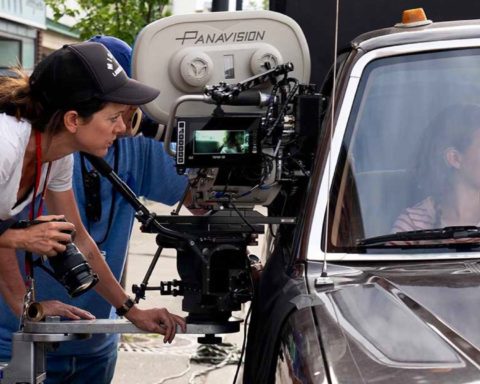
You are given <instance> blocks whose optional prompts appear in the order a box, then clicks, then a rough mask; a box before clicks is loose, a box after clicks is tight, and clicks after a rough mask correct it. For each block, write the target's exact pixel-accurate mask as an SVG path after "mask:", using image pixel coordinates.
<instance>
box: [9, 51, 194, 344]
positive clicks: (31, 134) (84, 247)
mask: <svg viewBox="0 0 480 384" xmlns="http://www.w3.org/2000/svg"><path fill="white" fill-rule="evenodd" d="M158 93H159V92H158V91H157V90H155V89H153V88H151V87H148V86H146V85H143V84H141V83H139V82H137V81H135V80H132V79H129V78H128V76H127V75H126V74H125V72H124V71H123V69H122V68H121V67H120V66H119V64H118V63H117V61H116V60H115V59H114V58H113V56H112V55H111V53H110V52H109V51H108V50H107V49H106V48H105V47H104V46H103V45H101V44H98V43H91V42H87V43H80V44H74V45H70V46H64V47H63V48H61V49H59V50H57V51H55V52H54V53H52V54H51V55H49V56H48V57H47V58H46V59H44V60H43V61H42V62H40V63H39V64H38V66H37V67H36V68H35V70H34V72H33V73H32V75H31V76H30V78H29V79H28V77H26V76H25V75H24V74H22V73H21V72H18V76H17V78H13V77H12V78H3V79H1V80H0V110H1V111H3V113H2V114H0V143H2V144H0V145H1V151H0V188H1V191H2V201H1V202H0V219H3V220H5V219H9V218H11V217H12V216H14V215H15V214H17V213H18V212H20V211H21V210H22V209H23V208H24V207H26V206H27V205H29V204H30V206H31V212H33V213H34V212H35V211H38V212H41V208H40V207H36V206H35V204H34V202H35V200H36V199H35V197H36V196H38V195H41V196H42V197H43V196H44V197H45V202H46V204H47V206H48V211H49V212H51V213H54V214H57V215H56V216H46V217H40V218H39V219H41V220H45V221H48V220H50V219H52V218H59V217H63V216H64V217H65V218H66V219H67V221H68V222H66V223H64V222H48V223H45V224H38V225H34V226H31V227H28V228H26V229H12V228H10V229H8V230H6V231H4V232H3V234H1V235H0V246H2V247H3V248H2V249H0V252H1V255H0V291H1V292H2V294H3V295H4V296H5V298H6V300H7V301H8V304H9V306H10V308H11V310H12V311H13V312H14V313H15V314H16V315H17V316H19V315H20V314H21V311H22V303H23V297H24V294H25V286H24V283H23V279H22V276H21V274H20V271H19V268H18V263H17V262H16V258H15V249H18V248H22V249H25V250H27V251H31V252H34V253H37V254H44V255H47V256H54V255H56V254H57V253H58V252H62V251H63V250H64V249H65V245H64V243H65V242H68V241H70V240H71V239H70V235H68V234H66V233H64V232H63V231H71V230H73V229H75V231H76V237H75V244H76V245H77V246H78V248H79V249H80V251H82V253H83V254H84V255H85V257H86V259H87V261H88V263H89V264H90V266H91V267H92V269H93V270H94V272H95V273H97V274H98V276H99V279H100V281H99V283H98V284H97V285H96V287H95V289H96V291H97V292H98V293H99V294H101V295H102V296H103V297H104V298H105V299H106V300H107V301H108V302H109V303H110V304H112V305H113V306H114V307H115V308H117V312H118V313H121V314H123V315H125V317H127V318H128V319H129V320H130V321H132V322H133V323H134V324H135V325H136V326H137V327H139V328H142V329H143V330H145V331H148V332H160V333H162V334H164V335H165V337H164V341H165V342H171V341H172V339H173V337H174V336H175V330H176V326H177V325H180V326H181V327H182V328H183V329H184V326H185V323H184V320H183V319H182V318H181V317H179V316H177V315H174V314H170V313H169V312H168V311H167V310H166V309H158V308H155V309H148V310H142V309H139V308H138V307H136V306H135V305H133V302H132V301H131V299H130V298H129V297H128V295H127V294H126V293H125V292H124V291H123V289H122V288H121V286H120V285H119V284H118V282H117V281H116V279H115V278H114V277H113V275H112V273H111V271H110V269H109V268H108V266H107V264H106V263H105V261H104V259H103V258H102V256H101V253H100V251H99V249H98V248H97V246H96V245H95V242H94V241H93V240H92V239H91V237H90V236H89V234H88V233H87V231H86V230H85V227H84V226H83V224H82V222H81V220H80V217H79V213H78V209H77V205H76V203H75V199H74V195H73V192H72V188H71V179H72V161H73V160H72V155H71V154H72V153H73V152H76V151H84V152H88V153H90V154H93V155H96V156H104V155H105V154H106V153H107V151H108V148H109V147H110V146H111V145H112V144H113V142H114V141H115V139H116V137H117V135H118V134H120V133H123V132H124V131H125V124H124V122H123V120H122V114H123V113H124V112H125V111H126V110H127V109H128V108H129V106H130V105H141V104H145V103H147V102H149V101H151V100H153V99H154V98H155V97H157V96H158ZM58 215H63V216H58ZM42 306H43V308H44V310H45V314H46V315H52V314H56V315H61V316H65V317H68V318H71V319H79V318H86V319H89V318H92V315H90V314H89V313H88V312H86V311H83V310H80V309H78V308H76V307H73V306H69V305H64V304H62V303H59V302H57V301H48V302H42Z"/></svg>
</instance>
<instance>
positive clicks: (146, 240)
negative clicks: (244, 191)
mask: <svg viewBox="0 0 480 384" xmlns="http://www.w3.org/2000/svg"><path fill="white" fill-rule="evenodd" d="M145 205H146V206H147V208H148V209H149V210H150V211H151V212H156V213H157V214H169V212H170V211H171V210H172V208H170V207H166V206H164V205H161V204H158V203H151V202H146V203H145ZM156 250H157V246H156V243H155V235H154V234H145V233H141V232H140V230H139V224H138V223H136V224H135V229H134V233H133V235H132V238H131V242H130V252H129V258H128V263H127V279H126V287H127V291H128V292H131V291H130V289H131V285H132V284H134V283H136V284H139V283H140V282H141V281H142V280H143V277H144V275H145V273H146V271H147V268H148V266H149V265H150V262H151V260H152V257H153V255H154V253H155V251H156ZM254 251H257V250H256V249H254ZM178 278H179V277H178V273H177V270H176V258H175V251H174V250H164V252H163V253H162V256H161V257H160V259H159V261H158V263H157V266H156V268H155V270H154V272H153V274H152V277H151V280H150V285H159V282H160V281H165V280H172V279H178ZM140 305H141V307H143V308H151V307H154V306H157V307H166V308H168V309H169V310H170V311H172V312H175V313H177V314H181V313H183V315H185V313H184V312H182V310H181V297H178V296H177V297H173V296H160V294H159V293H158V292H156V291H151V292H147V295H146V300H143V301H142V302H141V303H140ZM245 313H246V308H244V310H243V311H239V312H235V313H234V316H236V317H240V318H244V317H245ZM222 336H223V342H224V343H229V344H232V346H231V348H228V349H227V348H223V349H222V350H220V351H207V352H208V356H210V355H212V356H220V357H219V359H220V358H221V357H222V353H223V352H225V353H230V357H231V360H232V361H233V360H238V355H239V351H240V348H241V345H242V341H243V326H242V329H241V332H240V333H235V334H227V335H222ZM201 352H202V350H199V344H198V343H197V336H194V335H177V336H176V338H175V340H174V341H173V343H172V344H170V345H165V344H163V342H162V338H161V337H159V336H158V335H143V334H135V335H123V336H122V342H121V343H120V345H119V359H118V363H117V368H116V371H115V376H114V379H113V384H127V383H128V384H132V383H141V384H161V383H167V384H187V383H194V384H199V383H208V384H210V383H212V384H214V383H221V384H227V383H233V380H234V376H235V371H236V368H237V366H236V365H235V364H229V365H225V366H223V367H221V368H218V369H212V370H210V371H208V372H206V373H205V374H201V372H203V371H206V370H208V369H211V368H212V367H213V366H212V365H211V364H206V363H197V362H191V361H190V360H191V359H190V358H191V357H192V356H195V355H197V356H198V355H199V354H200V353H201ZM201 356H203V355H201ZM174 376H179V377H175V378H174ZM239 376H241V375H239ZM240 382H241V380H240V379H239V380H237V383H240Z"/></svg>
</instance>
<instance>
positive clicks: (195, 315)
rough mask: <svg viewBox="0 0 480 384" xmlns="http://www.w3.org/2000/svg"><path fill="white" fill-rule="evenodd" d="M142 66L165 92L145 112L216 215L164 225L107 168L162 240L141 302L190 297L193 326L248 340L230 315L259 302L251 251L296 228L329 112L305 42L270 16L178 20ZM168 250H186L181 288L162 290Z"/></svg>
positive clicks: (146, 36)
mask: <svg viewBox="0 0 480 384" xmlns="http://www.w3.org/2000/svg"><path fill="white" fill-rule="evenodd" d="M132 65H133V76H134V77H135V78H137V79H138V80H140V81H143V82H145V83H147V84H151V85H152V86H155V87H157V88H159V89H160V91H161V94H160V96H159V97H158V98H157V99H156V100H154V101H153V102H151V103H149V104H147V105H146V106H144V107H143V108H142V109H143V112H144V113H145V114H146V115H148V116H149V118H151V119H152V120H155V121H156V122H158V123H161V124H164V125H165V126H166V128H165V142H164V148H165V150H166V151H167V153H168V154H169V155H170V156H172V157H174V158H175V161H176V167H177V171H178V173H179V174H186V175H187V176H188V179H189V192H188V196H189V198H190V199H191V202H189V205H190V207H193V208H196V209H202V210H203V211H204V212H207V213H205V214H203V215H195V216H175V215H173V216H156V215H155V214H152V213H150V212H148V210H147V209H146V208H145V207H144V206H143V205H142V204H141V203H140V202H139V201H138V200H137V199H136V198H135V196H134V195H133V194H132V193H131V191H129V190H128V188H126V187H125V185H123V187H119V186H118V184H119V182H118V178H117V177H116V175H114V174H113V173H112V171H111V169H108V168H106V169H104V170H103V171H102V169H101V168H102V165H101V164H99V165H98V166H97V168H99V170H100V171H102V173H103V174H104V175H106V176H107V177H109V179H110V180H111V181H112V182H113V183H114V184H116V185H117V189H118V190H120V191H121V192H122V193H123V195H124V196H125V197H127V198H128V199H129V201H130V202H131V203H132V205H133V206H134V208H135V209H136V211H137V218H138V219H139V220H140V221H141V222H142V231H145V232H152V233H156V236H157V237H156V241H157V244H158V246H159V250H158V252H157V254H156V255H155V257H154V259H153V261H152V264H151V266H150V268H149V270H148V272H147V274H146V276H145V279H144V281H143V282H142V283H141V284H139V285H136V286H134V293H135V294H136V297H137V300H138V299H140V298H142V297H143V296H144V295H145V292H146V291H147V290H154V289H158V290H160V291H161V293H162V294H172V295H181V296H183V302H182V303H183V310H184V311H186V312H188V317H187V323H188V325H189V326H190V327H193V326H196V325H198V326H200V328H199V332H198V333H205V334H207V335H209V336H210V339H209V338H208V337H207V339H206V340H205V341H206V342H208V341H212V340H213V339H214V338H213V336H212V334H214V333H225V332H234V331H236V330H238V329H239V326H238V322H235V321H232V320H231V313H232V311H235V310H239V309H240V308H241V304H242V303H245V302H247V301H249V300H251V299H252V295H253V292H254V284H255V282H254V279H253V278H252V272H251V265H250V264H251V261H250V260H251V259H252V258H254V257H252V256H251V255H249V252H248V247H249V246H250V245H255V244H256V241H257V238H258V235H259V234H261V233H263V232H264V230H265V226H266V225H276V226H277V225H286V226H289V225H290V226H291V225H295V220H296V219H295V217H292V216H285V215H284V214H283V213H284V209H285V206H284V204H282V201H285V196H286V195H288V194H290V193H292V191H294V190H295V188H296V187H297V185H298V183H302V182H305V180H308V177H309V174H310V169H311V166H312V164H311V162H312V159H313V151H314V144H312V140H309V138H310V136H311V135H313V134H314V133H315V134H316V132H318V121H319V113H320V110H321V108H320V106H321V104H322V98H321V96H320V95H319V94H318V93H316V91H315V87H314V86H311V85H308V80H309V75H310V57H309V52H308V47H307V44H306V40H305V37H304V35H303V33H302V32H301V30H300V28H299V27H298V25H297V24H296V23H295V22H294V21H293V20H292V19H290V18H288V17H286V16H283V15H280V14H277V13H273V12H269V11H259V12H241V13H238V12H237V13H227V12H225V13H223V12H221V13H212V14H209V15H205V14H203V15H182V16H172V17H168V18H166V19H162V20H159V21H156V22H154V23H152V24H150V25H148V26H147V27H146V28H145V29H144V30H143V31H142V32H141V33H140V35H139V36H138V38H137V41H136V43H135V48H134V55H133V62H132ZM159 188H162V185H161V184H159ZM282 195H283V197H282ZM256 206H266V207H268V215H262V214H260V213H259V212H258V211H256V210H255V207H256ZM163 248H174V249H176V250H177V269H178V273H179V276H180V280H179V281H177V280H173V281H169V282H162V283H161V284H160V286H157V287H153V286H150V285H149V284H148V280H149V277H150V275H151V273H152V270H153V268H154V267H155V264H156V262H157V260H158V257H159V256H160V253H161V251H162V249H163ZM249 256H250V257H249ZM202 326H203V328H201V327H202Z"/></svg>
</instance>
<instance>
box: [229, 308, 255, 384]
mask: <svg viewBox="0 0 480 384" xmlns="http://www.w3.org/2000/svg"><path fill="white" fill-rule="evenodd" d="M251 313H252V305H251V304H250V307H249V308H248V312H247V316H245V325H244V327H243V342H242V351H241V352H240V359H238V364H237V369H236V371H235V376H234V377H233V384H235V383H236V382H237V378H238V373H239V372H240V367H241V366H242V361H243V355H244V354H245V347H246V345H247V328H248V327H247V325H248V322H249V320H250V314H251Z"/></svg>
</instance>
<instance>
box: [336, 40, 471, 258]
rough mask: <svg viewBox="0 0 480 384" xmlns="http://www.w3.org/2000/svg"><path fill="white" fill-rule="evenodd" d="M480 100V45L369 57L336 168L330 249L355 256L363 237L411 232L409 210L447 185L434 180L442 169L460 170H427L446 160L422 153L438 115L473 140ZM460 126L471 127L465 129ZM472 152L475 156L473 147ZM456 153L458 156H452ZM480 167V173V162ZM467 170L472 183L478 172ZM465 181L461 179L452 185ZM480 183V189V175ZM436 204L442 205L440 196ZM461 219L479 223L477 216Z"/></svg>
mask: <svg viewBox="0 0 480 384" xmlns="http://www.w3.org/2000/svg"><path fill="white" fill-rule="evenodd" d="M479 105H480V50H479V49H458V50H450V51H438V52H429V53H421V54H415V55H401V56H396V57H388V58H380V59H376V60H373V61H372V62H370V63H369V64H368V65H367V66H366V67H365V69H364V71H363V74H362V79H361V80H360V84H359V87H358V89H357V92H356V95H355V99H354V104H353V108H352V111H351V114H350V118H349V121H348V124H347V127H346V131H345V135H344V139H343V145H342V151H341V152H342V153H341V154H340V157H339V161H338V162H337V165H336V168H335V175H334V179H333V184H332V187H331V194H330V207H329V211H330V215H329V221H330V222H329V225H328V230H329V236H328V239H329V241H328V243H329V250H330V251H332V252H354V253H355V252H358V249H357V248H356V240H357V239H359V238H363V237H372V236H381V235H385V234H389V233H392V231H396V230H402V229H405V230H406V228H407V225H406V224H400V222H401V221H402V220H403V219H405V216H402V215H405V214H406V212H407V210H408V209H412V207H415V206H416V205H417V204H419V203H421V202H422V201H423V202H425V201H429V200H428V199H429V197H433V196H437V195H436V194H438V192H440V187H434V184H433V182H432V181H431V179H432V178H433V177H434V176H435V175H436V174H437V173H441V174H443V173H444V174H447V173H448V171H449V170H450V171H452V170H453V169H452V168H451V167H452V166H454V165H453V162H452V163H451V164H450V165H449V166H447V168H444V170H442V171H436V170H435V171H434V170H432V171H430V172H427V171H426V168H428V167H430V164H429V163H430V160H432V161H433V159H435V160H438V159H442V157H441V156H439V155H438V154H437V155H433V154H432V155H429V156H430V160H425V157H423V159H422V157H419V156H420V155H425V154H426V153H427V152H429V151H430V149H429V148H428V146H429V145H433V142H434V140H432V138H435V139H440V136H441V135H440V134H439V132H440V122H438V121H437V122H435V120H436V119H440V120H442V122H444V123H447V122H448V124H449V125H448V126H446V127H444V130H445V131H447V132H448V134H449V135H450V134H453V133H459V136H460V137H461V138H462V139H465V140H466V141H467V142H469V143H472V142H474V141H475V139H476V137H475V134H473V133H472V134H469V133H468V134H467V132H466V131H468V129H467V126H468V125H469V124H468V123H469V122H471V123H472V124H471V125H472V127H470V128H471V129H470V131H471V130H473V126H475V123H478V125H479V128H480V118H479V117H480V115H479V116H478V117H477V113H476V112H475V111H473V109H475V110H476V109H477V108H478V107H477V106H479ZM463 108H466V109H463ZM469 108H470V109H472V110H470V109H469ZM467 110H468V112H471V118H470V121H466V119H468V118H466V117H464V116H465V114H466V113H467ZM462 111H463V112H462ZM442 114H443V115H442ZM462 116H463V117H462ZM447 117H448V118H447ZM432 125H433V126H434V127H435V128H432ZM459 125H462V129H463V127H465V130H462V131H461V130H460V129H459V128H458V126H459ZM432 129H433V133H432V132H431V131H432ZM470 131H469V132H470ZM472 135H473V136H472ZM479 135H480V133H479ZM429 137H430V138H429ZM479 140H480V138H479ZM478 145H480V141H479V143H478ZM477 148H478V147H477ZM463 150H466V148H460V147H459V148H457V151H456V152H452V153H453V154H457V155H460V154H463V152H462V151H463ZM470 151H471V152H472V153H471V154H470V156H471V157H473V156H474V155H473V153H474V151H473V150H472V149H471V150H470ZM477 152H479V153H480V151H478V150H477ZM469 153H470V152H469ZM450 157H453V158H456V157H455V156H453V155H452V154H451V155H450ZM459 157H460V156H459ZM462 158H464V157H462ZM471 160H472V161H474V159H471ZM442 161H444V160H442ZM454 167H455V166H454ZM472 167H473V166H472ZM477 169H478V170H479V171H478V172H479V173H480V160H479V163H478V165H477ZM442 172H443V173H442ZM464 173H465V175H464V177H465V178H468V180H470V182H472V183H473V179H474V178H475V177H476V175H475V172H474V170H473V169H471V170H470V173H469V174H467V173H466V171H465V172H464ZM452 183H453V184H452ZM436 185H437V184H435V186H436ZM458 185H459V184H458V181H456V180H455V181H453V182H451V184H450V186H449V188H450V189H452V188H456V187H458ZM432 188H433V189H435V191H433V190H432ZM477 188H478V191H480V176H479V181H478V187H477ZM477 196H480V193H477ZM426 199H427V200H426ZM462 199H466V197H462ZM478 200H480V197H478V198H477V201H478ZM434 201H436V202H438V201H439V200H438V197H435V200H434ZM424 204H427V203H424ZM479 204H480V201H479ZM427 205H428V204H427ZM433 205H434V207H435V204H433ZM479 210H480V208H479ZM410 212H412V211H410ZM413 213H415V212H413ZM479 213H480V212H479ZM442 215H444V216H443V220H444V222H443V224H442V225H450V224H452V223H454V222H455V221H453V220H451V219H452V216H451V212H450V211H448V212H445V211H444V210H442ZM479 218H480V217H479ZM399 220H400V221H399ZM419 220H420V219H419ZM435 220H437V215H435ZM479 221H480V220H479ZM457 222H458V223H461V224H463V225H477V224H478V223H477V222H475V220H460V221H457ZM402 225H404V226H403V227H402ZM396 252H398V249H397V250H396Z"/></svg>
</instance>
